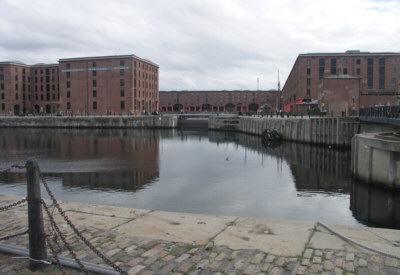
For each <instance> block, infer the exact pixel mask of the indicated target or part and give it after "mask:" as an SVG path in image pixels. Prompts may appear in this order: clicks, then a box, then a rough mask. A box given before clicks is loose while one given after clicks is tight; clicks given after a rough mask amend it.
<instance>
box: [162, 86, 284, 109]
mask: <svg viewBox="0 0 400 275" xmlns="http://www.w3.org/2000/svg"><path fill="white" fill-rule="evenodd" d="M277 101H278V91H276V90H268V91H260V90H259V91H225V90H224V91H160V110H161V111H163V112H180V111H184V112H205V111H207V112H256V111H257V110H259V109H260V108H262V106H266V104H267V106H269V108H270V109H271V111H273V112H275V111H276V106H277V104H278V102H277Z"/></svg>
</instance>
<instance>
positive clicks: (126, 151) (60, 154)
mask: <svg viewBox="0 0 400 275" xmlns="http://www.w3.org/2000/svg"><path fill="white" fill-rule="evenodd" d="M175 134H176V132H175V131H173V132H171V131H168V132H166V131H146V130H134V131H133V130H120V129H118V130H110V129H97V130H93V129H91V130H82V129H80V130H74V129H13V130H12V131H7V130H6V129H2V130H0V138H1V141H0V151H1V152H0V154H1V158H2V159H4V160H5V163H7V162H8V166H11V165H12V164H15V163H23V162H25V161H26V159H27V158H28V157H27V154H30V156H35V157H36V158H37V159H38V162H39V165H40V167H41V170H42V172H43V173H44V174H45V175H46V176H52V177H57V178H61V180H62V183H63V185H66V186H75V187H85V188H90V189H99V188H101V189H122V190H130V191H134V190H137V189H140V188H142V187H143V186H144V185H146V184H149V183H151V182H153V181H154V180H156V179H158V178H159V159H158V158H159V140H160V138H161V135H163V136H166V137H168V136H171V135H172V136H173V135H175ZM22 152H23V153H22ZM43 152H45V153H43ZM52 159H53V160H55V161H51V160H52ZM5 165H6V164H5ZM24 180H25V173H24V171H21V172H20V171H16V170H13V171H12V172H9V173H5V174H2V175H1V181H2V182H4V183H17V182H21V181H24Z"/></svg>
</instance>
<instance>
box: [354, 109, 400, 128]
mask: <svg viewBox="0 0 400 275" xmlns="http://www.w3.org/2000/svg"><path fill="white" fill-rule="evenodd" d="M359 120H360V121H365V122H372V123H381V124H390V125H396V126H400V105H397V106H382V107H370V108H361V109H360V115H359Z"/></svg>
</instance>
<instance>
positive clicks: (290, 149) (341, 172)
mask: <svg viewBox="0 0 400 275" xmlns="http://www.w3.org/2000/svg"><path fill="white" fill-rule="evenodd" d="M209 137H210V140H211V141H213V142H217V143H224V142H236V143H238V144H241V145H243V146H245V147H247V148H249V149H250V150H255V151H258V152H260V153H264V154H267V155H270V156H275V157H276V158H277V160H278V162H277V164H278V166H279V161H286V162H287V163H288V164H289V167H290V170H291V171H292V174H293V177H294V182H295V186H296V190H297V192H298V196H310V195H312V193H314V192H321V193H327V194H330V195H334V194H335V193H336V194H350V210H351V211H352V213H353V216H354V217H355V218H356V219H357V220H358V221H359V222H360V223H362V224H364V225H368V226H375V227H384V228H396V229H400V191H399V190H397V191H396V190H391V189H385V188H379V187H378V186H376V185H373V184H365V183H362V182H359V181H357V180H355V179H353V178H352V177H351V171H350V162H351V160H350V159H351V155H350V153H351V152H350V150H334V149H329V148H326V147H321V146H311V145H308V144H302V143H295V142H284V143H282V144H281V146H277V147H275V148H266V147H264V146H263V145H262V144H261V140H260V138H259V137H257V136H250V135H245V134H234V133H225V132H210V133H209Z"/></svg>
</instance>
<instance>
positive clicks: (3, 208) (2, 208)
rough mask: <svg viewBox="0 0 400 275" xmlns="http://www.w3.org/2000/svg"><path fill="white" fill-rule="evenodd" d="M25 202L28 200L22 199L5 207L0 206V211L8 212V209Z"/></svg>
mask: <svg viewBox="0 0 400 275" xmlns="http://www.w3.org/2000/svg"><path fill="white" fill-rule="evenodd" d="M26 201H28V199H27V198H24V199H22V200H20V201H17V202H14V203H12V204H9V205H6V206H0V211H4V210H8V209H10V208H13V207H15V206H18V205H20V204H22V203H24V202H26Z"/></svg>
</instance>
